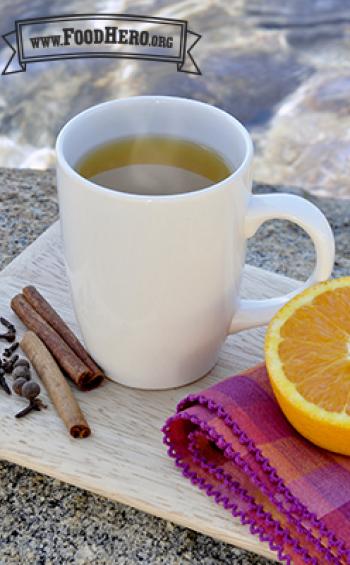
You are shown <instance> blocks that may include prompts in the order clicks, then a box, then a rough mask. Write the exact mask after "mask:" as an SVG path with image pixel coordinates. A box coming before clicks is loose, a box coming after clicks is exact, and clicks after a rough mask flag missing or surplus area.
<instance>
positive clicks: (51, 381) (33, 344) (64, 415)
mask: <svg viewBox="0 0 350 565" xmlns="http://www.w3.org/2000/svg"><path fill="white" fill-rule="evenodd" d="M21 348H22V349H23V351H24V353H25V354H26V355H27V357H28V359H29V360H30V362H31V363H32V365H33V367H34V368H35V370H36V372H37V373H38V376H39V378H40V380H41V381H42V382H43V384H44V386H45V388H46V390H47V392H48V394H49V396H50V398H51V400H52V403H53V404H54V406H55V408H56V410H57V412H58V414H59V416H60V418H61V419H62V420H63V422H64V423H65V425H66V427H67V429H68V431H69V433H70V435H71V436H73V437H74V438H84V437H88V436H89V435H90V434H91V429H90V427H89V424H88V423H87V421H86V419H85V416H84V414H83V413H82V411H81V409H80V407H79V404H78V402H77V401H76V399H75V398H74V396H73V393H72V391H71V388H70V386H69V384H68V383H67V381H66V379H65V377H64V376H63V374H62V372H61V371H60V369H59V367H58V365H57V363H56V361H55V360H54V358H53V357H52V355H51V353H50V352H49V350H48V349H47V347H45V345H44V344H43V342H42V341H41V339H39V338H38V336H37V335H35V333H33V332H31V331H28V332H26V333H25V334H24V337H23V338H22V340H21Z"/></svg>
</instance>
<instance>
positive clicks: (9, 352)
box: [3, 341, 19, 358]
mask: <svg viewBox="0 0 350 565" xmlns="http://www.w3.org/2000/svg"><path fill="white" fill-rule="evenodd" d="M18 347H19V343H18V341H16V343H13V344H12V345H10V347H6V349H4V352H3V356H4V357H7V358H9V357H11V355H12V354H13V353H14V352H15V351H16V349H17V348H18Z"/></svg>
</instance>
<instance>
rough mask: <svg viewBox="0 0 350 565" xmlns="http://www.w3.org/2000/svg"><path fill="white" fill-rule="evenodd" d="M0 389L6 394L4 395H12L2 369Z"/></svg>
mask: <svg viewBox="0 0 350 565" xmlns="http://www.w3.org/2000/svg"><path fill="white" fill-rule="evenodd" d="M0 387H1V388H2V389H3V390H4V391H5V392H6V394H9V395H10V394H12V393H11V390H10V387H9V386H8V384H7V382H6V379H5V371H4V369H2V368H1V369H0Z"/></svg>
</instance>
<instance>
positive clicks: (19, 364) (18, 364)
mask: <svg viewBox="0 0 350 565" xmlns="http://www.w3.org/2000/svg"><path fill="white" fill-rule="evenodd" d="M16 367H27V369H30V363H29V361H27V359H23V357H20V358H19V359H17V361H15V363H14V364H13V368H14V369H15V368H16Z"/></svg>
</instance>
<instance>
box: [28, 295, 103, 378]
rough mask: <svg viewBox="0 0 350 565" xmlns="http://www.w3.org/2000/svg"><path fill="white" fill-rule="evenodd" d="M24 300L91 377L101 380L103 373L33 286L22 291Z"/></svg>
mask: <svg viewBox="0 0 350 565" xmlns="http://www.w3.org/2000/svg"><path fill="white" fill-rule="evenodd" d="M22 294H23V296H24V298H25V299H26V300H27V302H29V304H30V305H31V306H32V307H33V308H34V310H36V312H38V314H40V316H42V317H43V318H44V320H46V322H47V323H48V324H49V325H50V326H51V327H52V328H53V329H54V330H56V332H57V333H58V334H59V335H60V336H61V338H62V339H63V340H64V341H65V342H66V344H67V345H68V346H69V347H70V348H71V349H72V350H73V351H74V353H75V354H76V355H77V356H78V357H79V358H80V359H81V360H82V362H83V363H84V364H85V365H86V366H87V367H88V368H89V369H90V371H92V373H93V377H92V378H95V377H100V378H101V379H102V378H103V372H102V371H101V369H100V367H98V366H97V365H96V363H95V361H94V360H93V359H92V358H91V357H90V355H89V354H88V352H87V351H86V349H85V348H84V346H83V345H82V343H81V342H80V341H79V340H78V338H77V337H76V335H74V333H73V332H72V331H71V329H70V328H69V327H68V326H67V324H66V323H65V322H64V320H62V318H61V316H59V314H58V313H57V312H56V311H55V310H54V309H53V308H52V306H51V305H50V304H49V303H48V302H47V300H46V299H45V298H44V297H43V296H42V295H41V294H40V292H39V291H38V290H37V289H36V288H35V287H34V286H26V287H25V288H24V289H23V290H22Z"/></svg>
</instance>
